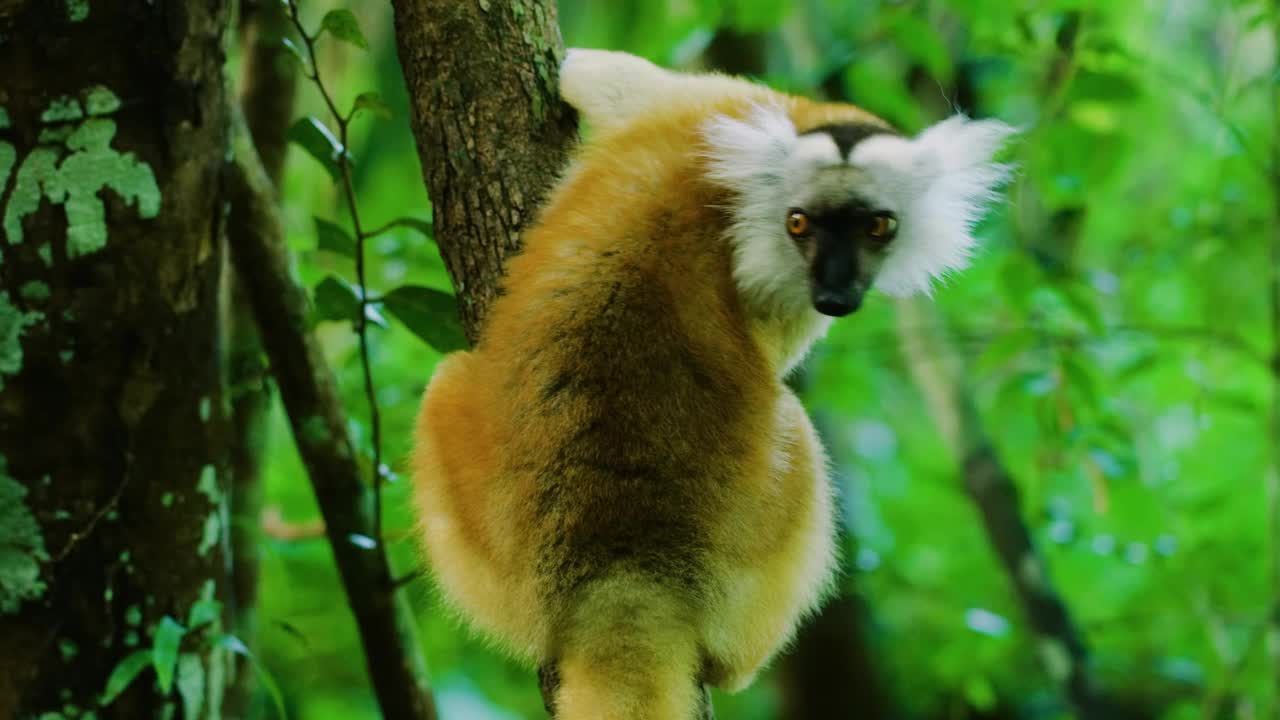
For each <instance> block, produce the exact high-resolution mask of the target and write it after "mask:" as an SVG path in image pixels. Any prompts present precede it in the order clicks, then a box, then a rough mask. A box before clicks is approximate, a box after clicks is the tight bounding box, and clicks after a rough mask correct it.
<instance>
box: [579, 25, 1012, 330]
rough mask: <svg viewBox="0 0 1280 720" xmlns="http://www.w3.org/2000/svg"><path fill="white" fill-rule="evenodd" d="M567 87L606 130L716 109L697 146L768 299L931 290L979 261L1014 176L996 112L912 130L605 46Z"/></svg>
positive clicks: (834, 305) (821, 303) (842, 304)
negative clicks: (1004, 160) (995, 205)
mask: <svg viewBox="0 0 1280 720" xmlns="http://www.w3.org/2000/svg"><path fill="white" fill-rule="evenodd" d="M561 89H562V91H563V93H564V95H565V97H566V98H567V99H568V100H569V101H570V103H571V104H573V105H574V107H576V108H577V109H578V110H579V112H580V113H582V114H583V115H584V116H585V118H586V120H587V121H588V123H589V124H591V125H592V126H594V127H596V128H598V129H602V130H604V131H609V130H612V129H617V128H621V127H623V126H625V125H626V124H627V123H628V122H631V121H633V120H635V119H637V118H638V117H640V116H644V115H647V114H650V113H661V112H672V111H679V110H685V109H689V108H699V109H700V108H705V109H707V118H706V119H705V120H704V121H703V122H702V125H701V127H700V136H701V138H700V139H701V143H702V147H701V148H699V150H698V152H699V153H700V154H701V155H702V156H703V157H705V160H706V167H707V177H708V178H709V179H710V180H711V181H712V182H713V183H715V184H717V185H719V186H720V187H722V188H724V189H726V190H728V191H729V195H730V198H731V199H730V200H729V202H728V206H729V211H730V215H731V218H732V226H731V227H730V228H729V230H728V232H729V239H730V241H731V242H732V243H733V246H734V254H735V266H734V276H735V279H736V281H737V284H738V286H739V288H740V289H741V291H742V292H743V293H744V294H745V295H746V296H748V297H750V298H753V299H756V300H759V301H762V302H763V303H764V304H767V305H770V306H778V305H782V306H789V307H796V306H799V305H805V306H812V308H813V309H815V310H817V311H818V312H819V313H822V314H824V315H829V316H842V315H847V314H849V313H851V312H853V311H854V310H857V309H858V307H859V306H860V305H861V303H862V299H863V297H864V295H865V294H866V292H867V291H868V290H869V289H870V288H871V287H872V285H873V284H874V286H875V287H876V288H878V289H879V290H881V291H882V292H885V293H887V294H890V295H898V296H905V295H911V294H914V293H928V292H929V291H930V288H931V286H932V283H933V281H934V279H935V278H941V277H942V276H944V275H946V274H947V273H948V272H951V271H954V270H958V269H961V268H963V267H964V266H965V265H966V264H967V263H968V260H969V256H970V254H971V252H972V249H973V247H974V244H975V241H974V238H973V236H972V231H973V227H974V225H975V224H976V223H977V221H978V220H979V219H980V217H981V215H982V213H983V212H984V210H985V207H986V205H987V204H988V203H989V201H991V200H992V199H993V198H994V196H995V189H996V188H997V187H998V186H999V185H1000V184H1001V183H1002V182H1003V181H1004V180H1005V178H1006V177H1007V175H1008V172H1009V169H1008V166H1006V165H1002V164H999V163H996V162H994V161H993V159H992V157H993V155H994V154H995V152H996V151H997V150H999V149H1000V147H1001V145H1002V144H1003V143H1004V141H1005V140H1006V139H1007V138H1008V137H1009V136H1010V135H1011V134H1012V133H1013V132H1014V130H1013V128H1011V127H1009V126H1008V125H1005V124H1004V123H1001V122H998V121H995V120H978V121H975V120H970V119H968V118H965V117H963V116H955V117H952V118H950V119H947V120H944V121H942V122H940V123H938V124H936V125H934V126H932V127H929V128H927V129H925V130H924V131H923V132H921V133H920V134H918V135H916V136H915V137H906V136H904V135H902V134H900V133H898V132H897V131H896V130H894V129H893V128H892V127H890V126H889V125H888V124H887V123H885V122H884V121H882V120H880V119H879V118H876V117H874V116H872V115H871V114H869V113H867V112H866V111H864V110H862V109H860V108H858V107H855V106H853V105H847V104H839V103H818V102H814V101H811V100H807V99H804V98H798V97H792V96H788V95H784V94H782V93H778V92H776V91H773V90H770V89H768V88H766V87H764V86H762V85H759V84H756V83H751V82H748V81H745V80H740V79H737V78H731V77H727V76H723V75H692V74H684V73H675V72H671V71H668V70H663V69H661V68H659V67H657V66H655V65H653V64H652V63H650V62H648V61H646V60H643V59H641V58H637V57H635V56H632V55H627V54H625V53H617V52H607V51H599V50H571V51H570V52H569V57H568V59H567V60H566V62H565V65H564V68H563V74H562V80H561Z"/></svg>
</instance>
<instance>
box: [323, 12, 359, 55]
mask: <svg viewBox="0 0 1280 720" xmlns="http://www.w3.org/2000/svg"><path fill="white" fill-rule="evenodd" d="M320 30H321V31H322V32H323V31H326V30H327V31H328V32H329V34H330V35H332V36H334V37H335V38H337V39H339V40H342V41H343V42H349V43H351V44H352V45H355V46H356V47H358V48H362V49H365V50H368V49H369V41H368V40H365V39H364V33H362V32H360V22H359V21H358V20H356V16H355V15H353V14H352V13H351V11H350V10H347V9H345V8H338V9H336V10H330V11H329V12H327V13H325V15H324V19H323V20H321V21H320Z"/></svg>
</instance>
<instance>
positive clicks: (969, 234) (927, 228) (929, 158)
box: [854, 115, 1017, 296]
mask: <svg viewBox="0 0 1280 720" xmlns="http://www.w3.org/2000/svg"><path fill="white" fill-rule="evenodd" d="M1016 132H1017V131H1016V129H1015V128H1013V127H1010V126H1009V125H1006V124H1004V123H1002V122H1000V121H998V120H970V119H968V118H966V117H964V116H961V115H956V116H953V117H951V118H948V119H946V120H943V121H942V122H940V123H937V124H936V125H933V126H931V127H929V128H927V129H925V130H924V131H923V132H921V133H920V134H919V135H918V136H916V137H915V138H914V139H912V140H903V139H901V138H893V137H887V136H886V137H884V138H880V137H873V138H868V139H867V140H864V141H863V142H862V143H860V144H859V145H858V146H857V147H856V148H855V150H854V163H855V164H862V165H868V166H871V167H878V168H879V169H882V170H885V171H889V172H890V173H892V174H895V175H897V182H896V183H895V184H896V185H897V186H898V195H899V204H900V206H901V208H902V210H901V215H902V217H901V218H900V225H899V227H900V231H899V235H898V237H897V239H896V240H894V242H893V244H892V245H891V246H890V247H891V250H890V254H889V257H888V258H886V259H885V262H884V265H882V266H881V268H880V271H879V273H877V275H876V283H875V284H876V287H877V288H878V289H879V290H881V291H883V292H885V293H886V294H889V295H898V296H905V295H911V294H914V293H925V294H929V293H930V290H931V287H932V284H933V281H934V280H936V279H940V278H942V277H944V276H945V275H947V274H948V273H950V272H953V271H956V270H960V269H963V268H964V267H965V266H967V265H968V264H969V258H970V256H971V255H972V254H973V248H974V246H975V244H976V241H975V240H974V238H973V229H974V226H975V225H977V224H978V221H979V220H981V219H982V216H983V214H984V213H985V212H986V210H987V208H988V207H989V206H990V205H991V204H992V203H993V202H994V201H995V200H997V199H998V198H999V194H998V192H997V191H998V189H999V188H1000V186H1001V185H1002V184H1004V182H1005V181H1006V180H1007V179H1008V178H1009V175H1010V173H1011V172H1012V167H1011V166H1010V165H1007V164H1003V163H998V162H995V160H994V155H995V154H996V152H998V151H999V150H1000V148H1001V147H1002V146H1003V145H1004V143H1005V142H1006V141H1007V140H1008V139H1009V138H1010V137H1011V136H1012V135H1014V134H1015V133H1016Z"/></svg>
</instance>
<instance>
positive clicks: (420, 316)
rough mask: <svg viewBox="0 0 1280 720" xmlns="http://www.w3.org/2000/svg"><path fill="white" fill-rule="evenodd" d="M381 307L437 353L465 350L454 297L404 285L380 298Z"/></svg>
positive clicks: (428, 289) (465, 343)
mask: <svg viewBox="0 0 1280 720" xmlns="http://www.w3.org/2000/svg"><path fill="white" fill-rule="evenodd" d="M382 305H383V307H385V308H386V309H387V312H389V313H391V314H392V315H393V316H395V318H396V319H397V320H399V321H400V322H402V323H404V325H405V327H407V328H409V331H410V332H412V333H413V334H414V335H417V336H418V337H419V338H421V339H422V340H423V341H425V342H426V343H427V344H428V345H430V346H431V347H433V348H435V349H436V350H437V351H439V352H441V353H447V352H452V351H454V350H462V349H464V348H466V347H467V337H466V335H465V334H464V333H463V332H462V322H461V321H460V320H459V319H458V301H457V298H455V297H454V296H452V295H450V294H448V293H445V292H441V291H439V290H433V289H431V288H425V287H419V286H414V285H407V286H404V287H398V288H396V289H395V290H392V291H391V292H389V293H387V294H386V296H384V297H383V298H382Z"/></svg>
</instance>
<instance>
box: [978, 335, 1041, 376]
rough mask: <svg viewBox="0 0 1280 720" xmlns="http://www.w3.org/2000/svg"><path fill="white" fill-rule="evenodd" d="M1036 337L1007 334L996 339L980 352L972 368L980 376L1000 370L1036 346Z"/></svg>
mask: <svg viewBox="0 0 1280 720" xmlns="http://www.w3.org/2000/svg"><path fill="white" fill-rule="evenodd" d="M1036 342H1037V340H1036V336H1035V335H1034V334H1033V333H1029V332H1019V331H1016V330H1015V331H1013V332H1007V333H1004V334H1003V335H1001V336H1000V337H998V338H996V339H995V341H994V342H992V343H991V344H989V345H987V346H986V347H985V348H983V350H982V355H981V356H979V357H978V361H977V363H976V364H975V366H974V370H975V371H976V372H978V373H979V374H981V375H985V374H988V373H991V372H995V371H998V370H1002V369H1003V368H1004V367H1005V366H1006V365H1011V364H1013V363H1014V362H1015V361H1016V360H1018V359H1019V358H1020V357H1022V355H1023V354H1024V353H1026V352H1027V351H1029V350H1031V349H1032V348H1034V347H1035V346H1036Z"/></svg>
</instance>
